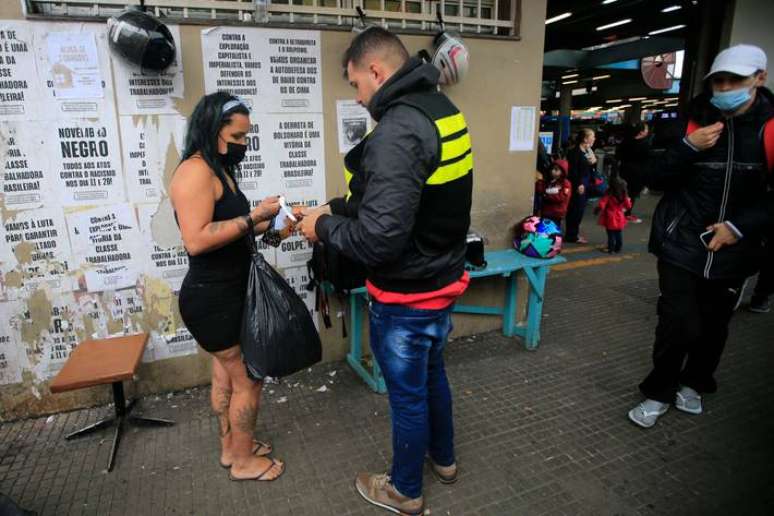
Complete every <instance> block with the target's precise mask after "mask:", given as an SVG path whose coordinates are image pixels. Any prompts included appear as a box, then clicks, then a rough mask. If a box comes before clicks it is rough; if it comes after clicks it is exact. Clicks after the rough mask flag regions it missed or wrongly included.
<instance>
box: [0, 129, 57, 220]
mask: <svg viewBox="0 0 774 516" xmlns="http://www.w3.org/2000/svg"><path fill="white" fill-rule="evenodd" d="M43 127H44V126H43V124H42V123H41V122H0V155H2V156H3V163H4V164H5V166H4V167H3V172H2V181H1V182H2V189H1V190H2V192H3V194H4V202H5V207H6V208H7V209H9V210H26V209H30V208H39V207H40V206H43V205H48V206H50V205H51V204H52V203H53V202H55V197H54V195H53V188H52V184H53V180H52V176H51V168H50V166H49V163H48V160H47V154H46V153H45V152H41V149H43V148H45V140H44V139H43V134H44V130H43Z"/></svg>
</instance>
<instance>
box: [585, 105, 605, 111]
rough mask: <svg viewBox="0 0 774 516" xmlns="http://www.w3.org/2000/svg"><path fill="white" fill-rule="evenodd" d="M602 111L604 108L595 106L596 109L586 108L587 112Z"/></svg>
mask: <svg viewBox="0 0 774 516" xmlns="http://www.w3.org/2000/svg"><path fill="white" fill-rule="evenodd" d="M600 109H602V106H594V107H590V108H586V111H599V110H600Z"/></svg>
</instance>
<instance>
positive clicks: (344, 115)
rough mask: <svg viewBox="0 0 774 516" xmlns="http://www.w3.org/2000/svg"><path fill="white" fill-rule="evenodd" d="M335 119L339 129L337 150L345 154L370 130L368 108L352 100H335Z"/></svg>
mask: <svg viewBox="0 0 774 516" xmlns="http://www.w3.org/2000/svg"><path fill="white" fill-rule="evenodd" d="M336 121H337V127H338V129H339V152H340V153H341V154H346V153H347V152H349V151H350V150H352V148H353V147H355V145H357V144H358V143H360V142H361V141H362V140H363V138H365V135H367V134H368V133H370V132H371V129H372V125H371V124H372V121H371V115H370V114H369V113H368V110H367V109H366V108H364V107H363V106H361V105H360V104H358V103H357V102H356V101H354V100H337V101H336Z"/></svg>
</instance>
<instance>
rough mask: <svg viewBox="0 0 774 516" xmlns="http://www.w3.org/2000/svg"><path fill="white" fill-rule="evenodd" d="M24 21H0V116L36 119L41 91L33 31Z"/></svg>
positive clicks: (38, 112)
mask: <svg viewBox="0 0 774 516" xmlns="http://www.w3.org/2000/svg"><path fill="white" fill-rule="evenodd" d="M32 34H33V33H32V30H31V28H30V25H29V24H28V23H26V22H12V21H5V20H3V21H2V22H0V118H2V119H3V120H24V121H27V120H37V119H38V117H39V115H40V101H41V91H40V88H39V84H38V82H39V80H40V79H39V78H38V68H37V65H36V62H35V52H34V45H33V41H32V38H33V35H32Z"/></svg>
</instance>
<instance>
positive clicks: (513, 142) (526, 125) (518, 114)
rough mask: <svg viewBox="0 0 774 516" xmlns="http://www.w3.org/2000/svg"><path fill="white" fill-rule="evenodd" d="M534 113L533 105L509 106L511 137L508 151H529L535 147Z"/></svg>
mask: <svg viewBox="0 0 774 516" xmlns="http://www.w3.org/2000/svg"><path fill="white" fill-rule="evenodd" d="M536 113H537V111H536V110H535V107H534V106H513V107H511V139H510V146H509V148H508V150H509V151H511V152H515V151H531V150H533V149H534V148H535V138H536V136H537V133H536V130H535V123H536V116H537V115H536Z"/></svg>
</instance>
